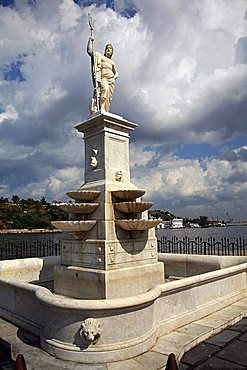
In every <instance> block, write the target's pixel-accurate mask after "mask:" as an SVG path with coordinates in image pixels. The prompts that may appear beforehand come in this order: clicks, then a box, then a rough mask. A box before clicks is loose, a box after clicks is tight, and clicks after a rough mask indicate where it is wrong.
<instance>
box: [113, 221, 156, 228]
mask: <svg viewBox="0 0 247 370" xmlns="http://www.w3.org/2000/svg"><path fill="white" fill-rule="evenodd" d="M115 222H116V224H117V226H119V227H120V228H121V229H123V230H128V231H141V230H148V229H152V227H156V226H157V225H158V224H159V223H160V220H146V219H140V220H116V221H115Z"/></svg>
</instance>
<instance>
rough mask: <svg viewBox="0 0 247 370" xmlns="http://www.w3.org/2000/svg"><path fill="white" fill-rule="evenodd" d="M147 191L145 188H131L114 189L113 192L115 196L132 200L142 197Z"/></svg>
mask: <svg viewBox="0 0 247 370" xmlns="http://www.w3.org/2000/svg"><path fill="white" fill-rule="evenodd" d="M145 193H146V191H145V190H141V189H129V190H114V191H112V194H113V195H114V197H116V198H119V199H124V200H132V199H136V198H139V197H142V196H143V195H144V194H145Z"/></svg>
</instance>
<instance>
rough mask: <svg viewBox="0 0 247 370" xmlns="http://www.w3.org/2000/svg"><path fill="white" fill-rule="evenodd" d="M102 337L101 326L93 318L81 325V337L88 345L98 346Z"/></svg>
mask: <svg viewBox="0 0 247 370" xmlns="http://www.w3.org/2000/svg"><path fill="white" fill-rule="evenodd" d="M100 335H101V324H100V323H99V321H97V320H96V319H93V318H91V317H89V318H87V319H86V320H84V321H83V322H82V324H81V330H80V336H81V337H82V339H84V340H85V342H87V343H88V344H96V343H97V342H98V340H99V338H100Z"/></svg>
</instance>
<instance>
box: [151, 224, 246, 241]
mask: <svg viewBox="0 0 247 370" xmlns="http://www.w3.org/2000/svg"><path fill="white" fill-rule="evenodd" d="M163 236H165V237H166V238H167V239H169V240H170V239H172V238H173V237H176V238H178V239H183V238H184V237H188V238H189V239H191V240H193V239H195V238H197V237H199V238H202V239H203V240H207V239H208V238H211V237H212V238H215V240H218V241H220V240H221V239H223V238H227V239H229V241H232V242H234V241H235V240H236V239H238V238H243V239H244V240H247V225H244V226H226V227H207V228H184V229H157V230H156V237H157V239H160V238H161V237H163Z"/></svg>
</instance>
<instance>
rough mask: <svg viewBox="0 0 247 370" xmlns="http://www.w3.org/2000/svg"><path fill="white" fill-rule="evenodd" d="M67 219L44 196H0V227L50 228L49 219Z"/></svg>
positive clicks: (66, 216)
mask: <svg viewBox="0 0 247 370" xmlns="http://www.w3.org/2000/svg"><path fill="white" fill-rule="evenodd" d="M67 219H68V215H67V213H66V212H64V211H62V210H61V209H60V208H59V207H56V206H53V205H51V204H50V203H48V202H46V200H45V198H44V197H43V198H41V200H40V201H39V200H34V199H32V198H28V199H20V198H19V197H18V196H17V195H13V196H12V198H11V202H9V200H8V198H3V197H1V198H0V229H47V228H49V229H52V228H53V226H52V225H51V221H64V220H67Z"/></svg>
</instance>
